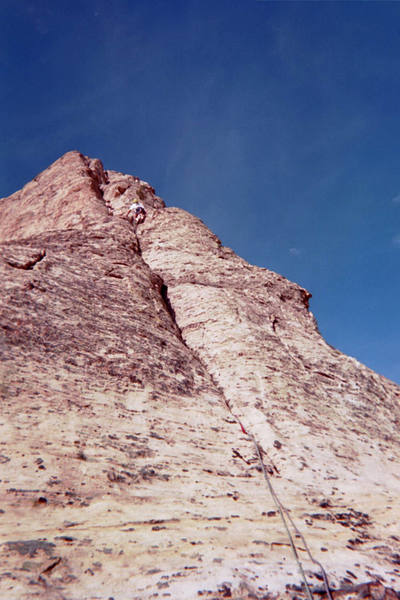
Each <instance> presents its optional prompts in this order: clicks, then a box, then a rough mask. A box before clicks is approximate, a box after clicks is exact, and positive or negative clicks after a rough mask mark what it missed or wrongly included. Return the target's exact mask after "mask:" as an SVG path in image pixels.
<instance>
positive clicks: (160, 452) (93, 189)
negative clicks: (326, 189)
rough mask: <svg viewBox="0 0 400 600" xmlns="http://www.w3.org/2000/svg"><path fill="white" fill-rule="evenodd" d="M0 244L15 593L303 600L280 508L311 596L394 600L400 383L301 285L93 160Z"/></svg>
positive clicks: (3, 566) (30, 193) (61, 171)
mask: <svg viewBox="0 0 400 600" xmlns="http://www.w3.org/2000/svg"><path fill="white" fill-rule="evenodd" d="M134 198H138V199H140V200H141V201H142V202H143V204H144V205H145V207H146V210H147V219H146V221H145V222H144V224H142V225H139V226H138V227H137V229H136V230H135V228H134V227H133V226H132V225H131V224H130V223H129V222H128V221H127V220H126V218H125V215H126V211H127V208H128V206H129V204H130V203H131V202H132V200H133V199H134ZM0 237H1V242H2V243H1V246H0V248H1V253H0V254H1V257H0V269H1V277H0V281H1V286H2V290H1V301H0V353H1V359H2V362H1V367H0V393H1V396H2V412H1V416H2V418H1V422H0V427H1V430H0V431H1V436H0V479H1V488H0V531H1V542H2V543H1V545H0V598H4V599H7V600H14V599H15V600H17V599H18V600H23V599H28V598H29V599H30V598H48V599H53V598H54V599H57V600H58V599H64V600H86V599H93V600H94V599H99V600H103V599H104V600H106V599H110V598H114V600H127V599H130V600H131V599H138V600H139V599H146V598H163V597H165V598H168V597H170V598H174V599H182V600H183V599H184V600H186V599H187V600H189V599H190V600H191V599H194V598H201V597H202V598H236V599H239V598H240V599H246V598H254V599H257V598H259V599H261V598H264V599H265V598H272V597H279V598H284V597H287V598H289V597H291V596H293V594H296V596H297V597H304V596H305V593H306V590H305V588H304V585H303V584H302V577H301V576H300V573H299V569H298V564H297V562H296V560H295V558H294V555H293V553H292V551H291V547H290V541H289V538H288V536H287V532H286V530H285V527H284V524H283V522H282V519H281V515H280V512H279V511H280V508H281V509H282V505H283V509H282V514H283V515H285V514H286V518H287V516H288V515H289V517H290V519H291V520H292V523H294V524H295V526H296V527H297V530H294V529H293V524H292V523H291V522H290V521H288V525H289V528H290V529H291V531H292V535H293V540H294V544H295V546H296V548H297V550H296V551H297V555H298V557H299V560H300V561H301V564H302V567H303V570H304V572H305V576H306V579H307V581H308V585H309V588H310V591H311V594H312V595H313V597H314V598H321V597H322V596H324V594H327V590H326V587H325V586H324V582H323V573H322V571H321V568H320V564H322V566H323V567H324V569H325V572H326V574H327V576H328V580H329V584H330V587H331V596H332V597H334V598H345V597H346V598H350V597H351V598H368V597H370V598H374V599H378V598H396V597H397V596H396V592H395V591H394V590H400V532H399V526H398V523H399V521H400V502H399V497H400V472H399V466H398V465H399V458H400V434H399V425H400V408H399V400H400V389H399V388H398V387H397V386H396V385H395V384H394V383H392V382H390V381H388V380H387V379H385V378H384V377H381V376H379V375H377V374H376V373H374V372H372V371H371V370H369V369H367V368H366V367H365V366H363V365H361V364H360V363H358V362H357V361H356V360H354V359H353V358H349V357H347V356H344V355H343V354H341V353H340V352H338V351H337V350H335V349H333V348H332V347H331V346H329V345H328V344H326V342H325V341H324V340H323V339H322V337H321V336H320V334H319V332H318V329H317V326H316V323H315V320H314V318H313V316H312V314H311V313H310V312H309V310H308V300H309V294H308V292H307V291H305V290H304V289H302V288H300V287H299V286H298V285H296V284H294V283H291V282H289V281H288V280H286V279H285V278H283V277H281V276H280V275H277V274H275V273H272V272H271V271H268V270H266V269H261V268H258V267H254V266H251V265H249V264H248V263H246V262H245V261H244V260H242V259H241V258H239V257H238V256H236V255H235V253H234V252H233V251H232V250H230V249H228V248H225V247H223V246H222V245H221V243H220V241H219V240H218V239H217V238H216V237H215V236H214V235H213V234H212V233H211V232H210V231H209V230H208V229H207V227H205V225H204V224H203V223H202V222H201V221H200V220H199V219H197V218H195V217H193V216H192V215H190V214H188V213H186V212H185V211H182V210H178V209H176V208H166V207H165V205H164V203H163V202H162V200H161V199H160V198H158V197H157V196H156V195H155V193H154V190H153V188H152V187H151V186H150V185H149V184H147V183H146V182H143V181H141V180H140V179H139V178H137V177H133V176H130V175H123V174H121V173H116V172H113V171H105V170H104V169H103V166H102V164H101V162H100V161H99V160H92V159H89V158H87V157H84V156H82V155H81V154H79V153H78V152H69V153H67V154H66V155H64V156H63V157H62V158H60V159H59V160H58V161H56V162H55V163H54V164H53V165H52V166H50V167H49V168H48V169H47V170H46V171H44V172H43V173H42V174H40V175H39V176H38V177H36V178H35V180H34V181H32V182H31V183H29V184H27V185H26V186H25V187H24V188H23V189H22V190H20V191H18V192H16V193H15V194H13V195H12V196H10V197H9V198H5V199H3V200H1V201H0ZM257 449H258V450H259V452H260V454H261V457H262V460H263V466H264V467H265V474H266V476H267V478H268V482H267V481H266V480H265V479H264V477H263V472H262V468H263V466H262V464H261V462H260V460H259V457H258V454H257ZM268 483H269V484H270V485H272V489H273V490H274V492H275V494H276V495H277V496H275V498H276V497H277V498H279V499H280V502H281V503H282V505H279V501H278V503H277V502H275V501H274V494H272V495H271V493H270V488H269V487H268ZM285 508H286V509H287V512H286V513H285V510H284V509H285ZM298 531H300V532H301V533H302V534H303V536H304V538H301V537H299V533H298ZM296 532H297V533H296ZM305 543H306V544H307V547H308V548H309V550H310V553H311V556H312V558H313V559H314V560H312V558H311V556H310V554H308V553H307V548H306V547H305ZM318 563H320V564H318Z"/></svg>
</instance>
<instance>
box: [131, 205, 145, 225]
mask: <svg viewBox="0 0 400 600" xmlns="http://www.w3.org/2000/svg"><path fill="white" fill-rule="evenodd" d="M127 217H128V220H129V221H130V222H131V223H132V224H133V222H135V223H136V225H139V223H143V221H144V220H145V218H146V210H145V208H144V206H143V204H142V203H141V202H139V201H138V200H135V201H134V202H133V204H131V206H130V207H129V210H128V214H127Z"/></svg>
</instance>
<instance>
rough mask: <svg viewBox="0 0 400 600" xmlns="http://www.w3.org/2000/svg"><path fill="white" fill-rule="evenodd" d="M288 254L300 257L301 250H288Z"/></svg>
mask: <svg viewBox="0 0 400 600" xmlns="http://www.w3.org/2000/svg"><path fill="white" fill-rule="evenodd" d="M289 254H291V255H292V256H300V254H301V250H300V248H289Z"/></svg>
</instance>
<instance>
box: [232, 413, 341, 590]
mask: <svg viewBox="0 0 400 600" xmlns="http://www.w3.org/2000/svg"><path fill="white" fill-rule="evenodd" d="M226 405H227V407H228V408H229V411H230V413H231V415H232V416H233V418H234V419H235V420H236V421H237V423H238V424H239V425H240V428H241V430H242V432H243V433H244V434H245V435H247V437H248V438H249V439H250V440H251V441H252V442H253V444H254V448H255V450H256V454H257V458H258V461H259V463H260V467H261V470H262V473H263V475H264V479H265V481H266V483H267V486H268V489H269V492H270V494H271V497H272V499H273V501H274V503H275V506H276V507H277V509H278V512H279V515H280V517H281V520H282V523H283V525H284V527H285V530H286V533H287V536H288V539H289V542H290V547H291V549H292V553H293V556H294V558H295V561H296V563H297V566H298V569H299V572H300V576H301V578H302V580H303V583H304V587H305V590H306V593H307V597H308V600H314V599H313V595H312V592H311V589H310V586H309V584H308V582H307V578H306V574H305V572H304V569H303V565H302V563H301V560H300V558H299V555H298V552H297V549H296V546H295V543H294V540H293V536H292V534H291V532H290V529H289V525H288V522H287V521H289V522H290V524H291V525H292V527H293V529H294V531H295V533H296V534H297V535H298V536H299V537H300V539H301V541H302V542H303V544H304V547H305V549H306V552H307V554H308V556H309V558H310V560H311V561H312V562H313V563H314V564H316V565H318V567H319V568H320V569H321V573H322V578H323V581H324V586H325V590H326V594H327V596H328V598H329V600H333V598H332V594H331V591H330V588H329V582H328V577H327V575H326V572H325V569H324V568H323V566H322V565H321V563H320V562H319V561H317V560H316V559H315V558H314V557H313V556H312V554H311V551H310V549H309V547H308V544H307V543H306V540H305V539H304V536H303V534H302V533H301V532H300V530H299V529H298V528H297V526H296V525H295V523H294V521H293V519H292V517H291V516H290V514H289V512H288V510H287V509H286V508H285V506H284V505H283V504H282V502H281V501H280V499H279V497H278V496H277V494H276V492H275V490H274V488H273V485H272V483H271V479H270V478H269V476H268V473H267V469H266V468H265V464H264V461H263V458H262V452H263V450H262V448H261V447H260V445H259V444H258V442H257V440H256V439H255V437H254V435H253V434H252V433H249V432H248V431H246V429H245V428H244V427H243V424H242V422H241V420H240V419H239V417H237V416H236V415H235V413H234V412H233V411H232V409H231V407H230V405H229V403H228V402H226Z"/></svg>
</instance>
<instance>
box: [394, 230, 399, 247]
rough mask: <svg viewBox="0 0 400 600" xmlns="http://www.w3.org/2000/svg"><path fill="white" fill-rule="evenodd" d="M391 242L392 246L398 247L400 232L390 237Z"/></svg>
mask: <svg viewBox="0 0 400 600" xmlns="http://www.w3.org/2000/svg"><path fill="white" fill-rule="evenodd" d="M392 244H393V246H396V247H397V248H400V233H398V234H397V235H395V236H394V238H393V239H392Z"/></svg>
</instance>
